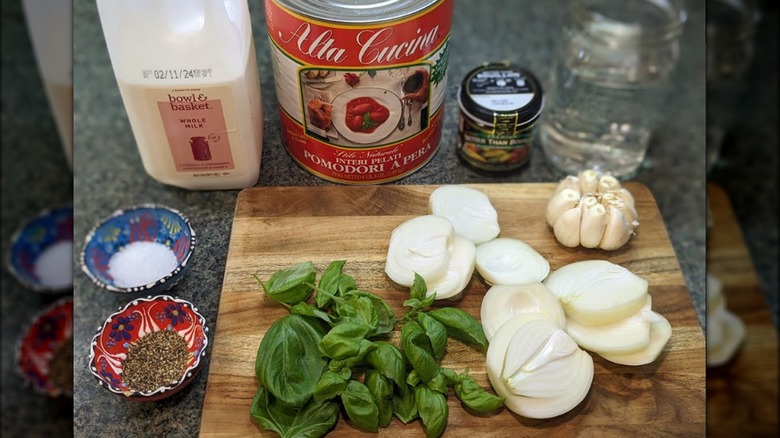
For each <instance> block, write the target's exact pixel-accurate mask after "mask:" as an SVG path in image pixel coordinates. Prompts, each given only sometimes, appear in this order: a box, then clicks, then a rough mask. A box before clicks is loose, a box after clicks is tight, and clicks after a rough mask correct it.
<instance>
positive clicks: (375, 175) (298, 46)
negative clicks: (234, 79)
mask: <svg viewBox="0 0 780 438" xmlns="http://www.w3.org/2000/svg"><path fill="white" fill-rule="evenodd" d="M452 6H453V1H452V0H443V1H440V2H436V3H435V4H434V5H432V6H431V7H429V8H427V9H426V10H424V11H422V12H419V13H417V14H416V15H411V16H408V17H404V18H401V19H398V20H396V21H388V22H383V23H381V24H372V25H365V26H364V25H355V24H351V23H350V24H346V23H343V24H336V23H328V22H323V21H318V20H315V19H312V18H308V17H305V16H303V15H300V14H297V13H295V12H294V11H291V10H289V9H287V8H285V7H283V6H281V5H279V4H278V3H277V1H275V0H265V14H266V22H267V27H268V34H269V37H270V47H271V59H272V63H273V69H274V82H275V85H276V95H277V99H278V101H279V106H280V113H281V121H282V138H283V140H284V143H285V146H286V148H287V150H288V152H289V153H290V155H291V156H292V157H293V159H294V160H295V161H296V162H297V163H298V164H299V165H301V166H302V167H303V168H305V169H307V170H308V171H310V172H312V173H314V174H315V175H318V176H320V177H322V178H325V179H328V180H331V181H336V182H341V183H351V184H373V183H381V182H388V181H392V180H395V179H398V178H401V177H403V176H405V175H407V174H409V173H411V172H413V171H414V170H416V169H419V168H420V167H421V166H422V165H424V164H425V163H427V162H428V160H430V159H431V157H433V154H434V153H435V152H436V150H437V149H438V145H439V140H440V138H441V128H442V119H443V108H444V107H443V105H444V97H445V92H446V78H447V58H448V57H447V53H448V40H449V34H450V24H451V22H452Z"/></svg>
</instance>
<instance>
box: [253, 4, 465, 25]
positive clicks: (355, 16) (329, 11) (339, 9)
mask: <svg viewBox="0 0 780 438" xmlns="http://www.w3.org/2000/svg"><path fill="white" fill-rule="evenodd" d="M266 1H272V2H274V3H276V4H277V6H279V7H281V8H284V9H286V10H287V11H288V12H290V13H292V14H298V15H302V16H304V17H306V18H308V19H314V20H319V21H323V22H326V23H328V24H338V25H344V26H362V25H372V24H382V23H391V22H398V21H400V20H404V19H411V18H414V16H415V15H418V14H422V13H425V12H426V11H428V10H429V9H432V8H434V7H436V6H438V5H439V4H441V3H445V2H446V1H450V0H387V1H384V2H381V3H379V4H377V2H371V1H357V2H353V3H358V4H356V5H354V7H352V8H348V7H347V5H346V4H345V3H344V2H339V1H336V0H326V1H322V0H319V1H318V0H266Z"/></svg>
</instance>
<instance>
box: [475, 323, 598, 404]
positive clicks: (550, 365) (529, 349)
mask: <svg viewBox="0 0 780 438" xmlns="http://www.w3.org/2000/svg"><path fill="white" fill-rule="evenodd" d="M487 372H488V378H489V379H490V383H491V384H492V386H493V389H494V390H495V391H496V394H498V395H499V396H501V397H504V398H505V399H506V400H505V401H504V404H505V405H506V407H507V408H509V409H510V410H511V411H512V412H514V413H516V414H518V415H521V416H523V417H528V418H538V419H542V418H552V417H556V416H558V415H562V414H565V413H566V412H568V411H570V410H572V409H573V408H574V407H576V406H577V405H578V404H579V403H580V402H582V400H583V399H584V398H585V396H587V394H588V391H589V389H590V386H591V383H592V382H593V359H591V357H590V355H588V353H586V352H584V351H582V350H581V349H580V348H579V347H578V346H577V344H576V343H575V342H574V340H572V339H571V338H570V337H569V335H567V334H566V333H565V332H564V331H563V330H561V329H560V328H558V327H557V326H556V325H555V324H554V323H553V322H551V321H550V320H548V319H547V318H545V317H543V316H541V315H540V314H538V313H529V314H522V315H519V316H516V317H514V318H512V319H511V320H509V321H507V322H506V323H505V324H504V325H502V326H501V328H500V329H499V330H498V332H496V334H495V336H494V337H493V340H492V341H491V342H490V346H489V347H488V351H487Z"/></svg>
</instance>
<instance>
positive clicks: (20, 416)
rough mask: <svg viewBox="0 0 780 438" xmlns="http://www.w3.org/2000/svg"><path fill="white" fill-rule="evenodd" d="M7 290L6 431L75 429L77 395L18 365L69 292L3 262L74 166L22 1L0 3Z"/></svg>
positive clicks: (3, 310) (2, 360)
mask: <svg viewBox="0 0 780 438" xmlns="http://www.w3.org/2000/svg"><path fill="white" fill-rule="evenodd" d="M2 35H3V36H2V54H3V70H2V159H0V162H1V163H2V196H1V197H0V199H1V200H2V201H1V202H2V233H1V234H0V239H2V265H3V266H2V268H1V269H2V293H1V294H0V325H1V326H0V327H1V328H0V335H1V338H2V340H1V342H2V353H1V354H0V364H1V366H0V369H1V371H2V374H1V375H0V382H2V385H0V389H1V390H2V395H1V397H2V398H1V400H0V403H2V413H1V414H0V415H2V421H0V424H2V427H1V428H0V435H2V436H3V437H9V438H13V437H39V436H47V437H62V436H69V435H70V433H71V430H72V428H73V417H72V412H73V400H72V399H68V398H64V397H61V398H58V399H50V398H49V397H47V396H44V395H41V394H38V393H37V392H33V390H32V387H31V386H30V385H26V384H24V382H23V380H22V379H21V377H20V375H19V374H18V373H17V371H16V364H15V360H14V359H15V351H16V346H17V343H18V341H19V339H20V337H21V335H22V333H23V330H24V329H25V328H26V327H27V326H28V324H29V323H30V322H31V320H32V319H33V317H34V316H35V315H36V314H38V313H39V312H41V311H43V310H44V309H46V308H47V307H49V306H50V305H51V304H52V303H53V302H54V301H56V300H59V299H61V298H63V296H66V295H68V294H58V295H44V294H39V293H35V292H32V291H30V290H28V289H26V288H25V287H23V286H22V285H21V284H20V283H19V282H17V281H16V279H15V278H13V277H12V276H11V275H10V273H9V271H8V270H7V269H6V266H7V261H8V254H9V250H10V241H11V236H12V235H13V234H14V233H15V232H16V231H17V230H18V229H19V228H20V227H21V226H22V225H23V224H24V223H25V222H27V221H29V220H31V219H32V218H33V217H35V216H36V215H38V213H39V212H41V211H42V210H44V209H49V208H52V207H58V206H60V205H64V204H67V203H70V202H71V200H72V197H73V193H72V188H73V186H72V184H71V178H72V176H71V173H70V170H69V169H68V165H67V162H66V158H65V154H64V151H63V148H62V143H61V142H60V139H59V137H58V135H57V128H56V126H55V124H54V118H53V117H52V115H51V113H50V111H49V104H48V101H47V100H46V94H45V92H44V88H43V85H42V82H41V79H40V76H39V75H38V70H37V67H36V64H35V59H34V58H33V53H32V46H31V45H30V40H29V38H28V35H27V29H26V27H25V22H24V17H23V15H22V9H21V4H20V2H18V1H12V2H3V6H2Z"/></svg>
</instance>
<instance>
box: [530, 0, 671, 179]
mask: <svg viewBox="0 0 780 438" xmlns="http://www.w3.org/2000/svg"><path fill="white" fill-rule="evenodd" d="M685 20H686V14H685V8H684V5H683V3H682V1H681V0H572V1H571V3H570V22H569V23H568V25H567V27H566V29H565V32H564V38H563V39H562V44H561V46H560V48H559V52H558V56H557V59H556V63H555V66H554V69H553V77H552V87H551V90H550V93H549V97H550V105H549V107H548V110H547V117H546V118H545V120H544V122H543V123H542V126H541V129H540V140H541V143H542V149H543V150H544V153H545V156H546V158H547V159H548V161H549V162H550V163H551V164H552V165H553V166H554V167H556V168H557V169H558V170H559V171H561V172H564V173H567V174H576V173H578V172H580V171H582V170H585V169H595V170H598V171H600V172H602V173H608V174H611V175H613V176H615V177H629V176H631V175H633V174H634V173H635V172H636V170H637V168H638V167H639V165H640V164H641V163H642V161H643V160H644V157H645V154H646V152H647V147H648V144H649V142H650V135H651V132H652V130H653V128H654V125H655V122H656V117H657V115H658V114H659V113H661V112H662V105H663V103H664V100H665V96H664V94H665V92H666V86H665V83H666V79H667V78H668V77H669V74H670V72H671V71H672V70H673V69H674V67H675V65H676V63H677V59H678V57H679V41H678V40H679V37H680V34H681V33H682V30H683V25H684V23H685Z"/></svg>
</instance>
